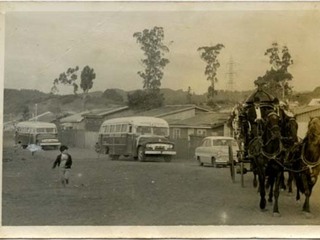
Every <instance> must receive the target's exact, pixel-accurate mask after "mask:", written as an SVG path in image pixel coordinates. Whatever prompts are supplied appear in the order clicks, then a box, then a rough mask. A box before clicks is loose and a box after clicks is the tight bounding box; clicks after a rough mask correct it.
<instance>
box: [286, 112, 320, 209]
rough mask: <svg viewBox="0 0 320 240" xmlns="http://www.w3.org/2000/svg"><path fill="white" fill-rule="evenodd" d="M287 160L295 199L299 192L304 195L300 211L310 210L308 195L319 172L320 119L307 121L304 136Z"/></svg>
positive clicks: (298, 197) (297, 197)
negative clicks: (293, 184)
mask: <svg viewBox="0 0 320 240" xmlns="http://www.w3.org/2000/svg"><path fill="white" fill-rule="evenodd" d="M287 162H288V163H290V164H291V170H292V172H293V175H294V179H295V182H296V186H297V195H296V200H299V199H300V192H301V193H302V194H304V195H305V201H304V204H303V207H302V211H303V212H304V213H306V214H307V215H309V214H311V212H310V197H311V194H312V189H313V187H314V185H315V184H316V182H317V179H318V175H319V173H320V119H319V118H312V119H310V121H309V123H308V130H307V133H306V136H305V137H304V139H303V140H302V142H300V143H299V144H297V145H296V146H295V147H294V148H293V149H291V151H290V152H289V154H288V157H287Z"/></svg>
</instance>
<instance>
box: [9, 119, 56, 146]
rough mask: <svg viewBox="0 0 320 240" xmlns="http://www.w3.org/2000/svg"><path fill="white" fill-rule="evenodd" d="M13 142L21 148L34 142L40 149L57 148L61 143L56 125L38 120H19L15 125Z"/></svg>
mask: <svg viewBox="0 0 320 240" xmlns="http://www.w3.org/2000/svg"><path fill="white" fill-rule="evenodd" d="M15 144H20V145H21V146H22V147H23V148H26V147H27V146H28V145H30V144H36V145H39V146H41V148H42V149H49V148H53V149H58V148H59V147H60V145H61V144H60V142H59V140H58V131H57V127H56V125H55V124H53V123H48V122H38V121H33V122H31V121H27V122H19V123H18V124H17V125H16V127H15Z"/></svg>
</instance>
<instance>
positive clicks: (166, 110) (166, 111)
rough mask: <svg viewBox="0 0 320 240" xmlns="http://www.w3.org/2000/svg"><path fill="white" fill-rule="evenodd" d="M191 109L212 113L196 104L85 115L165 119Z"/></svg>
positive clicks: (124, 109) (106, 110)
mask: <svg viewBox="0 0 320 240" xmlns="http://www.w3.org/2000/svg"><path fill="white" fill-rule="evenodd" d="M190 109H197V110H199V111H200V112H201V111H203V112H210V110H208V109H205V108H201V107H198V106H196V105H194V104H186V105H166V106H163V107H159V108H154V109H151V110H140V111H139V110H132V109H129V107H127V106H126V107H120V108H118V109H114V108H113V109H104V111H100V112H90V113H88V114H85V116H90V117H103V116H107V115H109V114H112V118H116V117H131V116H148V117H160V118H161V117H165V116H167V115H170V114H175V113H179V112H183V111H186V110H190Z"/></svg>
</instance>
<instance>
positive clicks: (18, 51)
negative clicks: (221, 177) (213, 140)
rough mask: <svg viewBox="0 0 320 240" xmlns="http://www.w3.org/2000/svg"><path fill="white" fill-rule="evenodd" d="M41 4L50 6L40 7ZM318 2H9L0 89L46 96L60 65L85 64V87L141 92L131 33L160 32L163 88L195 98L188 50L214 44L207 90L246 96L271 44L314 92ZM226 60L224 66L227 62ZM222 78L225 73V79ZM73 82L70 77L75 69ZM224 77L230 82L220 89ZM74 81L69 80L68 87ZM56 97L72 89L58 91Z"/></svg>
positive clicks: (198, 84) (193, 54)
mask: <svg viewBox="0 0 320 240" xmlns="http://www.w3.org/2000/svg"><path fill="white" fill-rule="evenodd" d="M50 4H51V5H50ZM319 6H320V4H318V3H317V2H314V3H308V4H307V3H301V4H300V3H290V2H288V3H282V4H280V3H279V4H278V3H275V2H273V3H264V4H263V3H260V4H257V3H250V2H239V3H226V2H220V3H212V2H188V3H181V2H180V3H179V2H175V3H173V2H154V3H144V4H142V3H140V2H131V3H120V2H119V3H91V4H89V5H88V4H87V5H86V4H85V3H77V4H76V3H74V4H67V5H65V4H62V3H61V4H57V3H44V2H42V3H34V4H28V3H12V5H10V6H6V8H5V9H6V11H5V17H4V19H5V24H4V26H5V37H4V87H5V88H14V89H37V90H40V91H43V92H46V93H48V92H50V89H51V87H52V84H53V80H54V79H55V78H57V77H58V76H59V74H60V73H62V72H64V71H66V70H67V69H68V68H69V67H75V66H79V68H80V70H82V69H83V67H85V66H86V65H89V66H90V67H91V68H93V69H94V71H95V73H96V79H95V80H94V85H93V88H92V89H91V91H104V90H106V89H109V88H120V89H123V90H135V89H140V88H142V79H141V78H140V77H139V76H138V74H137V72H138V71H142V70H143V69H144V66H143V65H142V64H141V59H142V58H143V52H142V50H141V49H140V46H139V45H138V44H137V42H136V39H135V38H133V33H135V32H140V31H143V30H144V29H151V28H153V27H154V26H159V27H163V29H164V34H165V38H164V41H163V42H164V44H165V45H167V46H168V47H169V49H170V51H169V52H168V53H166V54H165V57H166V58H168V59H169V61H170V63H169V64H168V65H167V66H166V67H165V69H164V77H163V79H162V85H161V87H163V88H171V89H175V90H178V89H182V90H185V91H186V90H187V89H188V87H189V86H190V87H191V89H192V91H193V92H195V93H197V94H202V93H204V92H206V91H207V88H208V86H209V82H208V81H207V80H206V76H205V75H204V70H205V66H206V63H205V62H204V61H202V60H201V59H200V55H199V52H198V51H197V49H198V47H202V46H212V45H216V44H218V43H222V44H223V45H224V46H225V48H223V49H222V51H221V53H220V55H219V56H218V61H219V62H220V64H221V66H220V68H219V69H218V72H217V77H218V83H217V84H216V89H218V90H219V89H221V90H222V89H229V90H249V89H253V88H254V84H253V81H254V80H255V79H257V77H258V76H262V75H263V74H264V73H265V72H266V70H268V69H269V68H270V64H269V62H268V60H269V59H268V57H267V56H265V55H264V53H265V51H266V49H267V48H269V47H271V45H272V43H273V42H277V43H278V44H279V46H280V47H283V46H287V47H288V48H289V52H290V53H291V55H292V59H293V61H294V64H293V65H292V66H290V67H289V72H290V73H291V74H292V75H293V76H294V79H293V80H292V81H291V85H292V86H293V87H294V90H295V91H312V90H313V89H314V88H315V87H317V86H320V81H319V77H318V76H320V67H319V63H320V45H319V43H320V9H319ZM231 62H232V63H233V64H230V63H231ZM230 72H232V74H228V73H230ZM78 75H79V77H78V81H79V78H80V71H79V74H78ZM230 75H232V82H233V83H232V84H230ZM78 83H79V82H78ZM59 89H60V93H62V94H64V93H72V88H71V87H67V88H64V87H63V86H59Z"/></svg>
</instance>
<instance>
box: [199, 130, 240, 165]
mask: <svg viewBox="0 0 320 240" xmlns="http://www.w3.org/2000/svg"><path fill="white" fill-rule="evenodd" d="M229 148H230V149H231V150H232V158H233V160H234V161H235V162H237V161H238V158H237V153H238V151H239V146H238V143H237V141H236V140H235V139H234V138H232V137H224V136H210V137H205V138H204V139H203V140H202V142H201V144H200V146H199V147H197V148H196V150H195V159H196V160H197V161H198V163H199V165H200V166H203V165H204V164H210V165H212V166H214V167H217V166H227V165H228V164H229V163H231V161H230V159H229V158H230V157H229Z"/></svg>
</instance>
